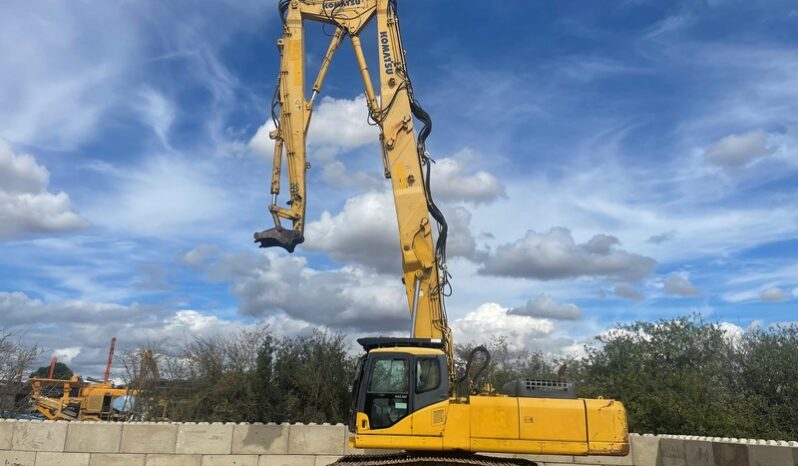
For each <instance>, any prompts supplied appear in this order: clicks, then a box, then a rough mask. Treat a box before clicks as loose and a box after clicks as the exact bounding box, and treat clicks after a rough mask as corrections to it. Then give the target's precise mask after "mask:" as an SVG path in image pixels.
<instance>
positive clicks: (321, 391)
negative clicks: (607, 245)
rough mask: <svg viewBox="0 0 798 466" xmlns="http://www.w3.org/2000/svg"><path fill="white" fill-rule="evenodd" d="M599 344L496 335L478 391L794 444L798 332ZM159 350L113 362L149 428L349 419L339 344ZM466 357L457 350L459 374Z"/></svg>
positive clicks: (239, 339) (652, 429)
mask: <svg viewBox="0 0 798 466" xmlns="http://www.w3.org/2000/svg"><path fill="white" fill-rule="evenodd" d="M596 340H597V341H596V344H595V345H589V346H586V347H585V349H584V352H583V353H582V354H580V355H578V356H570V357H564V358H563V357H561V358H551V357H547V356H545V355H544V354H542V353H540V352H531V351H527V350H515V349H513V348H512V347H511V345H509V344H508V342H507V340H506V339H504V338H493V339H491V340H489V341H487V342H484V345H485V346H486V347H487V348H488V350H489V351H490V354H491V358H490V362H489V364H488V365H487V366H486V367H485V370H484V371H483V376H482V377H481V379H480V380H479V384H480V386H483V385H485V384H489V386H491V387H494V389H496V388H501V387H502V386H503V385H504V384H505V383H507V382H508V381H511V380H514V379H517V378H544V379H564V380H569V381H573V382H575V383H576V386H577V391H578V394H579V396H581V397H597V396H602V397H604V398H613V399H618V400H620V401H622V402H623V403H624V404H625V406H626V408H627V411H628V415H629V424H630V430H631V431H633V432H641V433H668V434H685V435H704V436H720V437H744V438H766V439H777V440H779V439H783V440H796V439H798V328H796V327H793V326H776V327H767V328H752V329H749V330H746V331H739V329H738V331H729V330H728V328H726V327H724V326H722V325H718V324H715V323H708V322H705V321H703V320H702V319H701V318H699V317H681V318H675V319H669V320H660V321H657V322H643V321H640V322H634V323H629V324H621V325H618V326H617V327H616V328H614V329H613V330H611V331H609V332H605V333H604V334H602V335H600V336H598V337H596ZM153 346H154V347H155V348H153ZM157 346H158V345H150V348H148V349H150V350H151V351H152V354H154V355H155V358H156V360H157V363H158V367H159V372H160V379H159V380H149V379H147V377H142V374H140V373H139V372H140V367H141V357H142V353H143V351H142V350H141V349H130V350H127V351H123V352H121V354H120V355H119V356H118V359H119V360H120V361H121V362H122V366H123V367H124V369H125V373H126V379H127V380H128V383H129V385H130V386H131V387H132V388H140V389H142V393H143V395H142V396H140V397H139V398H140V404H139V407H138V410H139V412H140V415H141V416H142V417H144V418H146V419H169V420H173V421H209V422H212V421H225V422H286V421H289V422H316V423H322V422H331V423H335V422H346V421H347V417H348V412H349V405H350V398H349V397H350V388H351V383H352V380H353V378H354V372H355V367H356V362H357V357H358V356H357V355H356V354H354V353H356V352H353V351H351V350H350V348H349V346H348V345H347V343H346V339H345V336H344V335H341V334H336V333H330V332H325V331H316V332H313V333H312V334H310V335H305V336H297V337H283V338H278V337H276V336H275V335H274V334H273V333H272V332H270V331H269V329H268V328H267V327H264V328H259V329H256V330H247V331H242V332H240V333H239V334H237V335H235V336H234V337H229V336H228V337H202V338H196V339H193V340H191V341H189V342H187V343H185V344H184V345H183V348H182V349H181V350H180V351H179V352H177V353H174V352H173V353H172V354H171V355H168V354H166V352H164V351H158V348H157ZM19 349H21V348H19ZM471 349H472V347H471V346H469V345H465V346H459V347H458V348H457V356H458V365H459V366H460V367H459V368H460V370H461V371H462V369H463V366H464V364H463V363H464V359H465V358H466V357H467V355H468V354H469V353H470V352H471ZM26 354H27V353H26ZM484 362H485V361H484V360H482V361H477V362H474V363H473V365H474V366H479V365H480V363H482V364H484ZM18 363H19V362H18ZM0 364H2V362H1V361H0ZM472 372H473V369H472ZM17 373H19V371H18V370H17Z"/></svg>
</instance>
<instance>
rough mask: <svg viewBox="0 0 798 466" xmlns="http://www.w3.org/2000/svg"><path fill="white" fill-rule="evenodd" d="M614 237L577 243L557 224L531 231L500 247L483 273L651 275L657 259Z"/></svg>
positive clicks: (550, 276)
mask: <svg viewBox="0 0 798 466" xmlns="http://www.w3.org/2000/svg"><path fill="white" fill-rule="evenodd" d="M619 244H620V241H619V240H618V239H617V238H615V237H614V236H609V235H595V236H593V238H591V239H590V240H589V241H588V242H587V243H581V244H577V243H576V242H575V241H574V239H573V237H572V236H571V232H570V231H569V230H568V229H566V228H562V227H555V228H552V229H551V230H549V231H548V232H547V233H536V232H534V231H532V230H529V231H527V234H526V236H524V237H523V238H521V239H519V240H517V241H514V242H512V243H507V244H503V245H501V246H499V247H498V248H497V249H496V253H495V254H493V255H492V256H490V257H488V258H487V260H486V261H485V263H484V266H483V267H482V268H481V269H480V272H481V273H483V274H488V275H497V276H504V277H515V278H530V279H538V280H556V279H562V278H574V277H584V276H588V277H603V278H609V279H613V280H640V279H642V278H645V277H647V276H648V275H649V274H650V273H651V272H652V270H653V269H654V267H655V266H656V264H657V263H656V261H655V260H654V259H651V258H649V257H645V256H641V255H638V254H633V253H629V252H627V251H624V250H623V249H620V248H618V247H617V245H619Z"/></svg>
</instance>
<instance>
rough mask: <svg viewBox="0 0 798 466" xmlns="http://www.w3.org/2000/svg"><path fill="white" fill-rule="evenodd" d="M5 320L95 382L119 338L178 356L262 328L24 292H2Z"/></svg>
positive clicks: (274, 321)
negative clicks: (195, 343)
mask: <svg viewBox="0 0 798 466" xmlns="http://www.w3.org/2000/svg"><path fill="white" fill-rule="evenodd" d="M0 315H2V316H3V321H2V330H4V331H12V332H17V333H18V334H19V335H21V336H22V338H23V339H24V340H26V341H29V342H30V343H31V344H33V343H35V344H38V345H40V346H41V347H42V349H43V350H44V353H43V356H44V355H54V356H57V357H58V358H59V359H60V360H62V361H63V362H66V363H68V364H69V365H70V366H71V367H72V368H73V369H74V370H76V371H77V372H78V373H79V374H81V375H93V376H95V377H97V376H99V375H101V374H102V369H103V367H104V365H105V360H106V357H107V352H108V343H109V341H110V340H111V337H113V336H116V337H117V339H118V342H117V343H118V345H119V347H137V346H142V345H147V344H149V343H151V342H164V343H165V344H166V346H167V348H165V349H166V350H172V351H174V350H176V349H177V348H178V347H179V345H180V344H181V343H182V342H184V341H188V340H190V339H191V338H193V337H207V336H212V335H229V334H233V333H234V332H236V331H239V330H241V329H244V328H252V327H254V326H255V325H258V324H245V323H242V322H238V321H233V320H226V319H223V318H221V317H218V316H215V315H213V314H210V313H207V312H201V311H197V310H192V309H176V310H167V309H163V308H160V307H156V306H147V305H141V304H131V305H120V304H115V303H107V302H92V301H85V300H67V301H54V302H45V301H42V300H40V299H35V298H32V297H30V296H29V295H27V294H26V293H23V292H18V291H15V292H0ZM263 323H267V324H271V325H270V328H271V329H273V330H275V331H277V332H281V331H285V330H286V329H287V330H288V331H290V332H295V331H296V330H297V328H301V326H302V325H305V324H301V323H297V322H294V321H292V320H290V319H288V318H287V317H285V316H270V317H269V318H268V319H264V321H263ZM53 328H57V329H58V331H55V332H54V331H53ZM47 357H48V358H49V356H47ZM45 362H46V361H42V363H45Z"/></svg>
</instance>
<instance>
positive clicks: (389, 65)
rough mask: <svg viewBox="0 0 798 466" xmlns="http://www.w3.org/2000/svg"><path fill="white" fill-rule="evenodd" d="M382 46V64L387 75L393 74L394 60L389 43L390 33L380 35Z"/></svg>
mask: <svg viewBox="0 0 798 466" xmlns="http://www.w3.org/2000/svg"><path fill="white" fill-rule="evenodd" d="M380 46H381V47H382V63H383V66H385V74H393V60H392V59H391V46H390V44H389V41H388V33H387V32H385V31H383V32H381V33H380Z"/></svg>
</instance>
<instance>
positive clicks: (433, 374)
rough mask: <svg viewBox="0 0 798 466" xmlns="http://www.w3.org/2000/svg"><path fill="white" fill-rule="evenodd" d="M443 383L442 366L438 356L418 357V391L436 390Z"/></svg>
mask: <svg viewBox="0 0 798 466" xmlns="http://www.w3.org/2000/svg"><path fill="white" fill-rule="evenodd" d="M440 385H441V366H440V361H438V359H437V358H419V359H416V393H424V392H428V391H430V390H435V389H436V388H438V387H440Z"/></svg>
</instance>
